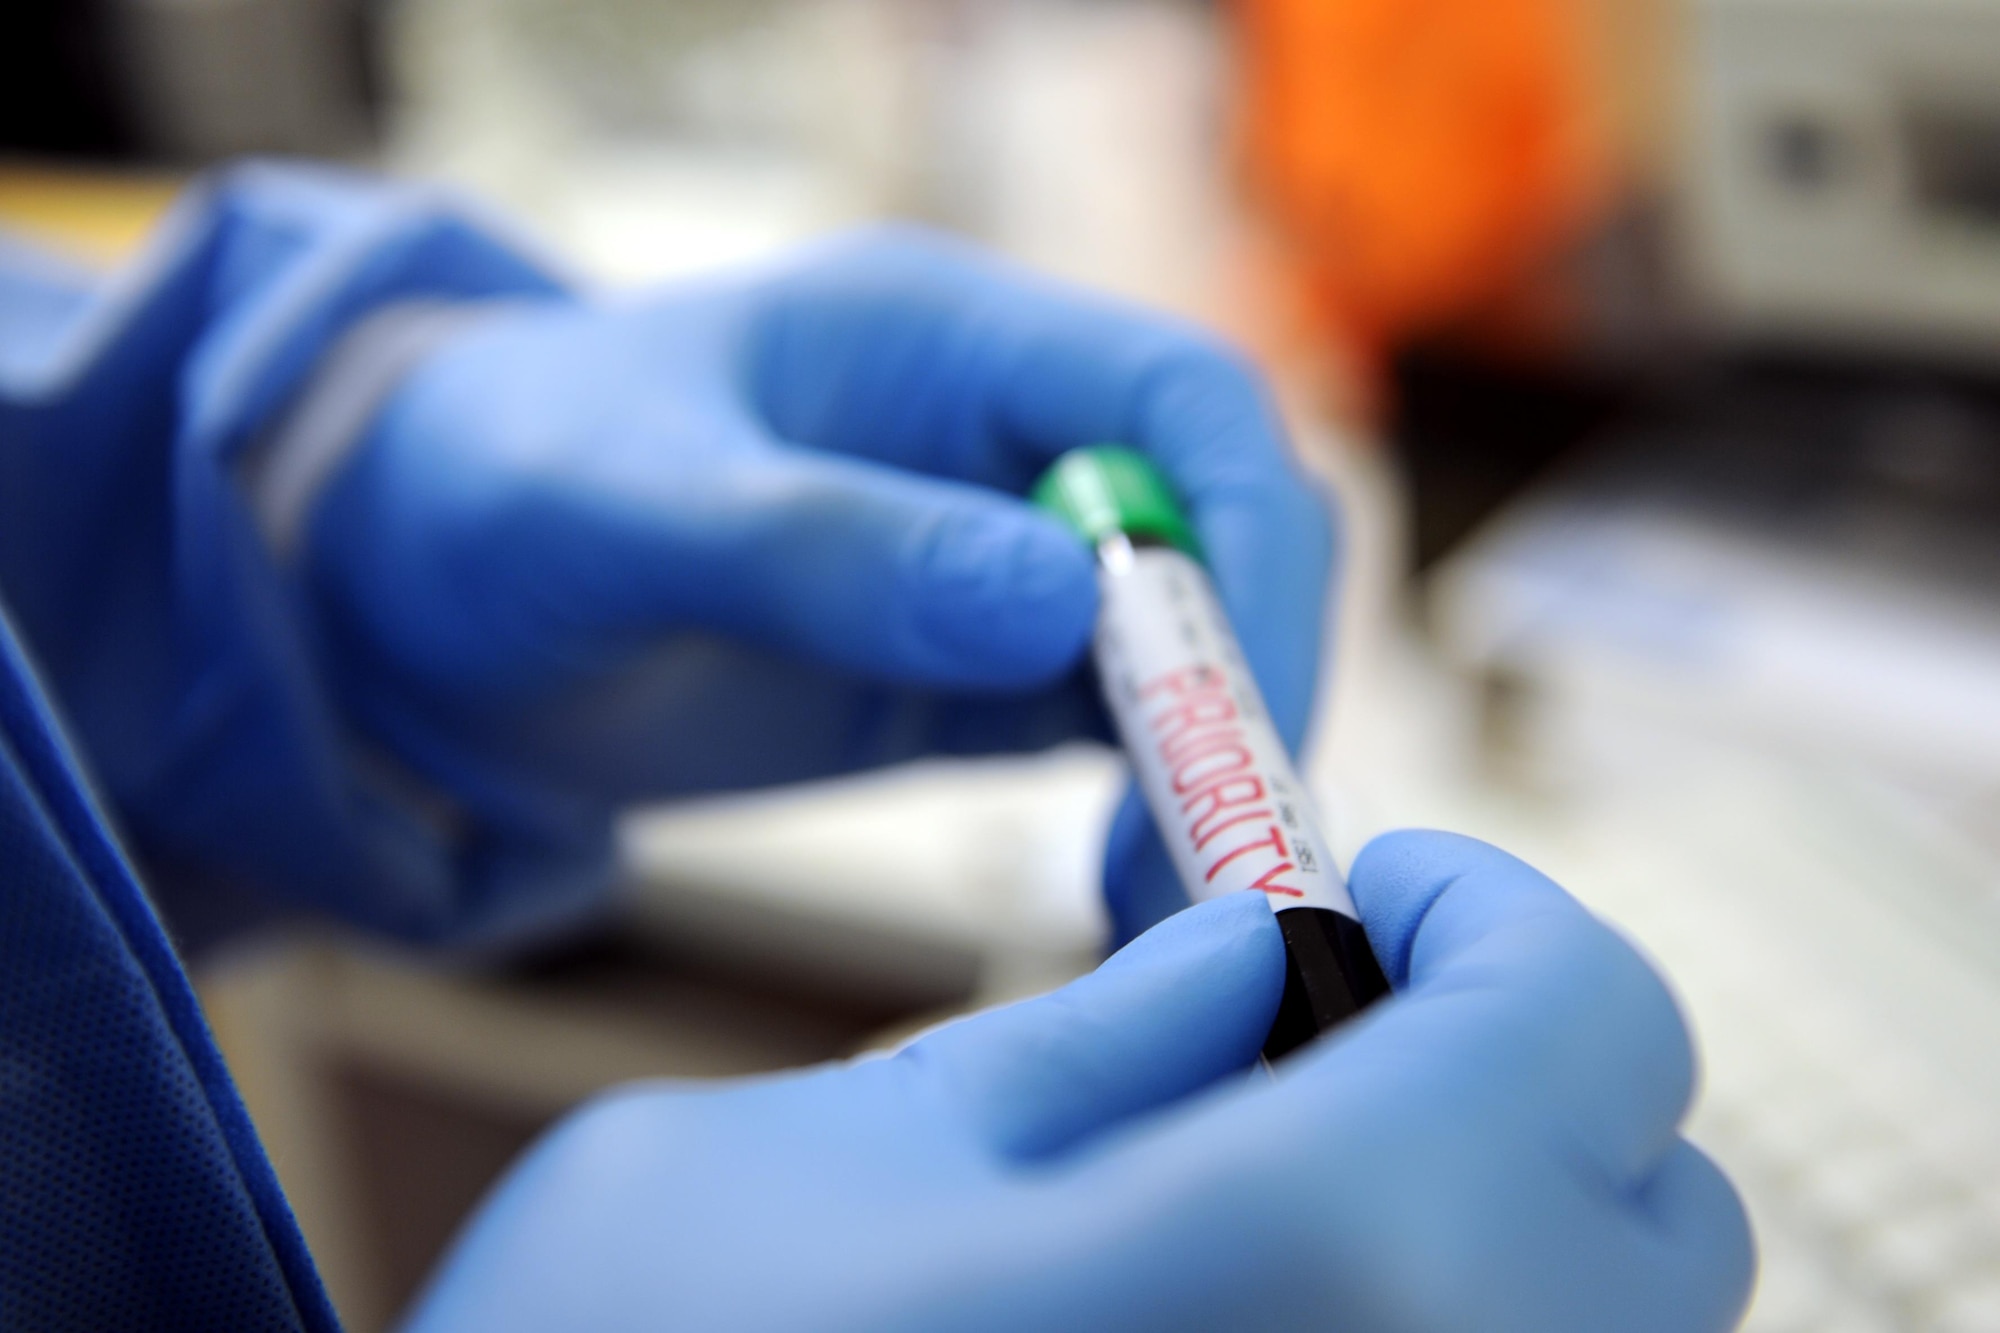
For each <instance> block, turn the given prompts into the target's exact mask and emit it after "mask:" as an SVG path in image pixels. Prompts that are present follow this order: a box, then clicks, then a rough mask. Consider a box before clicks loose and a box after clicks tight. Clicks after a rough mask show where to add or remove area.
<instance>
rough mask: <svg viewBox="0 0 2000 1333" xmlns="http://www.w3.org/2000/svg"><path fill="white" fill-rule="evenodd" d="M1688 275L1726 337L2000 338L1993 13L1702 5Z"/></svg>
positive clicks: (1846, 0)
mask: <svg viewBox="0 0 2000 1333" xmlns="http://www.w3.org/2000/svg"><path fill="white" fill-rule="evenodd" d="M1695 33H1696V43H1695V47H1694V51H1693V56H1694V63H1693V86H1692V95H1691V98H1690V107H1689V122H1690V123H1689V133H1688V136H1687V139H1686V144H1685V171H1686V181H1685V205H1686V206H1685V209H1684V215H1683V222H1684V226H1683V236H1682V240H1683V244H1684V246H1685V254H1684V260H1685V266H1686V269H1687V271H1688V274H1689V277H1690V278H1691V279H1692V280H1693V286H1694V297H1695V300H1696V301H1697V302H1698V303H1699V304H1700V306H1701V309H1702V313H1703V314H1704V316H1705V317H1707V318H1709V319H1711V320H1713V321H1714V322H1715V323H1716V324H1717V325H1719V326H1720V328H1721V330H1722V331H1723V332H1725V333H1726V334H1727V335H1728V336H1731V337H1735V338H1756V339H1760V340H1762V341H1765V342H1768V343H1775V344H1778V345H1781V346H1787V347H1794V348H1796V347H1801V346H1817V347H1828V346H1830V347H1845V348H1847V349H1849V350H1859V351H1862V352H1872V353H1877V354H1883V353H1896V354H1900V355H1904V356H1914V357H1920V358H1927V359H1930V360H1932V361H1940V360H1941V361H1946V362H1959V363H1962V364H1964V365H1966V366H1967V367H1968V368H1971V369H1976V370H1982V371H1986V372H1989V373H1990V372H1992V371H1993V370H1994V369H1995V364H1996V361H1995V352H1994V349H1995V346H1996V344H2000V5H1995V4H1992V3H1989V2H1988V0H1829V2H1828V3H1800V2H1799V0H1700V3H1699V4H1698V5H1697V6H1696V23H1695Z"/></svg>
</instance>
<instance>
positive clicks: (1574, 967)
mask: <svg viewBox="0 0 2000 1333" xmlns="http://www.w3.org/2000/svg"><path fill="white" fill-rule="evenodd" d="M1354 895H1355V898H1356V900H1357V901H1358V902H1359V904H1360V906H1361V910H1362V913H1363V915H1364V916H1365V917H1366V918H1367V925H1368V929H1369V933H1370V935H1371V936H1372V937H1373V939H1374V941H1375V945H1376V949H1377V951H1378V952H1379V953H1380V955H1381V957H1382V961H1383V962H1384V964H1385V965H1386V966H1387V969H1388V971H1389V973H1390V975H1391V976H1392V978H1393V979H1394V981H1395V983H1396V986H1397V989H1398V991H1399V992H1400V993H1399V994H1398V995H1397V996H1396V997H1395V998H1393V999H1392V1000H1390V1001H1388V1002H1386V1003H1384V1004H1382V1005H1380V1006H1378V1007H1377V1008H1375V1009H1373V1010H1371V1011H1370V1012H1369V1013H1368V1015H1367V1016H1366V1017H1364V1018H1363V1019H1361V1020H1359V1021H1358V1022H1356V1023H1355V1024H1354V1025H1353V1026H1352V1027H1350V1028H1348V1029H1346V1030H1345V1031H1343V1032H1341V1033H1339V1034H1337V1035H1335V1036H1333V1037H1331V1038H1329V1039H1327V1040H1325V1041H1323V1042H1322V1043H1320V1044H1318V1045H1316V1046H1313V1047H1310V1048H1307V1049H1306V1050H1305V1051H1303V1052H1301V1053H1300V1054H1299V1055H1297V1056H1296V1057H1294V1058H1293V1059H1292V1060H1290V1061H1288V1062H1287V1063H1286V1064H1284V1065H1283V1066H1282V1067H1281V1068H1280V1070H1279V1072H1278V1075H1277V1078H1276V1079H1275V1080H1272V1079H1269V1078H1266V1077H1265V1076H1264V1075H1262V1074H1261V1073H1254V1072H1253V1073H1250V1074H1248V1075H1247V1076H1246V1075H1244V1074H1243V1072H1242V1071H1244V1070H1245V1068H1246V1066H1248V1065H1249V1064H1250V1062H1251V1061H1252V1060H1253V1059H1254V1058H1255V1056H1256V1053H1257V1048H1258V1043H1259V1042H1260V1041H1261V1039H1262V1038H1263V1035H1264V1029H1265V1027H1266V1026H1267V1025H1268V1024H1269V1022H1270V1019H1271V1015H1272V1012H1273V1010H1274V1009H1275V1008H1276V1005H1277V999H1278V993H1279V990H1280V985H1281V971H1282V964H1281V958H1280V950H1281V945H1280V942H1279V938H1278V932H1277V930H1276V929H1275V927H1274V924H1273V921H1272V917H1271V913H1270V911H1269V910H1268V908H1267V907H1266V906H1265V904H1264V902H1263V901H1262V900H1261V899H1260V898H1257V897H1255V896H1253V895H1249V894H1241V895H1234V896H1231V897H1228V898H1225V899H1222V900H1219V901H1216V902H1212V903H1208V904H1204V905H1202V906H1200V907H1196V908H1193V909H1191V910H1189V911H1187V912H1184V913H1182V914H1181V915H1179V916H1176V917H1174V918H1172V919H1171V920H1169V921H1167V922H1166V923H1164V924H1162V925H1160V926H1158V927H1155V928H1154V929H1153V930H1152V931H1151V932H1150V933H1148V934H1147V935H1146V936H1144V937H1143V938H1142V939H1140V940H1139V941H1137V942H1135V943H1134V944H1132V945H1130V946H1128V947H1127V948H1126V949H1125V950H1124V951H1123V952H1122V953H1120V954H1118V955H1117V956H1115V957H1114V958H1112V959H1111V960H1110V961H1109V962H1107V963H1106V964H1105V965H1104V966H1103V967H1102V968H1100V969H1099V970H1098V971H1097V972H1096V973H1094V974H1092V975H1091V976H1088V977H1086V978H1084V979H1082V980H1080V981H1078V982H1076V983H1074V984H1073V985H1071V986H1068V987H1066V988H1064V989H1063V990H1060V991H1058V992H1056V993H1054V994H1053V995H1051V996H1048V997H1046V998H1043V999H1038V1000H1031V1001H1027V1002H1025V1003H1022V1004H1018V1005H1015V1006H1012V1007H1010V1008H1006V1009H1001V1010H997V1011H993V1012H989V1013H985V1014H981V1015H978V1016H976V1017H973V1018H971V1019H967V1020H965V1021H963V1022H960V1023H958V1024H955V1025H953V1026H950V1027H947V1028H943V1029H941V1030H939V1031H936V1032H934V1033H932V1034H931V1035H929V1036H927V1037H924V1038H922V1039H921V1040H919V1041H917V1042H916V1043H915V1044H913V1045H911V1046H910V1047H908V1048H906V1049H905V1050H904V1051H903V1052H902V1053H901V1054H899V1055H897V1056H895V1057H893V1058H887V1059H872V1060H864V1061H861V1062H858V1063H854V1064H849V1065H842V1066H834V1067H829V1068H823V1069H819V1070H815V1071H810V1072H806V1073H801V1074H794V1075H787V1076H782V1077H774V1078H768V1079H761V1080H753V1081H748V1082H730V1083H722V1084H715V1085H709V1086H707V1087H702V1086H699V1085H685V1084H683V1085H672V1084H660V1085H650V1086H648V1085H640V1086H635V1087H632V1088H630V1089H627V1090H624V1091H621V1092H617V1093H614V1094H612V1095H610V1096H609V1097H607V1098H605V1099H603V1100H601V1101H599V1102H597V1103H595V1104H593V1105H591V1106H589V1107H587V1108H586V1109H584V1110H583V1111H581V1112H579V1113H577V1114H576V1115H575V1116H573V1117H572V1118H571V1119H569V1120H568V1121H567V1122H565V1123H564V1124H563V1125H561V1126H560V1127H559V1128H557V1129H556V1130H555V1131H554V1132H553V1133H552V1134H551V1135H550V1136H549V1137H548V1138H547V1139H545V1140H544V1141H543V1142H542V1143H541V1144H540V1145H539V1146H538V1147H537V1148H536V1149H534V1150H533V1151H532V1152H531V1153H530V1154H529V1156H528V1157H527V1159H526V1160H525V1161H524V1162H523V1164H522V1165H521V1166H520V1167H518V1168H517V1169H516V1171H515V1173H514V1174H513V1175H512V1176H511V1177H510V1178H509V1179H508V1180H507V1181H506V1182H505V1183H503V1184H502V1185H501V1187H500V1188H499V1190H498V1192H497V1193H496V1194H495V1195H494V1197H493V1198H492V1199H491V1200H490V1201H489V1202H488V1203H487V1204H486V1206H485V1207H484V1210H483V1211H482V1212H481V1213H480V1214H479V1215H478V1216H477V1217H476V1219H475V1220H474V1222H473V1223H472V1225H471V1226H470V1228H469V1229H468V1231H467V1233H466V1234H465V1236H464V1237H463V1238H462V1239H461V1240H460V1242H459V1244H458V1246H457V1248H456V1250H455V1251H454V1252H453V1254H452V1255H451V1257H450V1258H449V1259H448V1260H447V1262H446V1265H445V1267H444V1268H443V1270H442V1271H441V1273H440V1275H439V1276H438V1278H437V1279H436V1280H435V1282H434V1285H433V1287H432V1288H431V1290H430V1291H429V1293H428V1294H427V1296H426V1297H425V1298H424V1299H423V1301H422V1302H421V1303H420V1305H419V1307H418V1311H417V1314H416V1316H415V1319H414V1322H413V1325H412V1329H413V1333H457V1331H458V1330H461V1329H463V1330H475V1329H476V1330H479V1331H480V1333H504V1331H505V1330H529V1329H573V1328H589V1329H594V1330H606V1331H608V1330H639V1329H670V1328H671V1329H682V1328H699V1329H704V1330H738V1329H741V1330H784V1331H785V1333H805V1331H806V1330H868V1331H869V1333H887V1331H890V1330H898V1329H911V1330H916V1329H923V1330H932V1331H936V1330H949V1331H951V1333H960V1331H963V1330H975V1329H978V1330H1010V1331H1011V1330H1019V1329H1036V1330H1058V1329H1092V1330H1104V1329H1134V1330H1141V1329H1143V1330H1148V1331H1149V1333H1159V1331H1161V1330H1174V1329H1187V1330H1201V1331H1202V1333H1208V1331H1209V1330H1215V1329H1230V1330H1232V1331H1234V1330H1261V1329H1334V1328H1337V1329H1342V1330H1349V1331H1350V1333H1374V1331H1377V1330H1381V1331H1389V1330H1409V1331H1411V1333H1415V1331H1416V1330H1423V1331H1424V1333H1460V1331H1461V1330H1462V1331H1463V1333H1473V1331H1475V1330H1477V1331H1478V1333H1506V1331H1507V1330H1521V1333H1567V1331H1568V1330H1577V1331H1578V1333H1582V1331H1584V1330H1589V1331H1591V1333H1596V1331H1597V1330H1609V1329H1617V1330H1621V1333H1646V1331H1648V1330H1658V1331H1660V1333H1667V1331H1669V1330H1686V1331H1688V1333H1694V1331H1696V1330H1719V1329H1725V1328H1728V1327H1730V1326H1731V1325H1732V1323H1733V1321H1734V1319H1735V1317H1736V1316H1737V1314H1738V1313H1739V1312H1740V1311H1741V1308H1742V1306H1743V1303H1744V1301H1745V1298H1746V1296H1747V1294H1748V1290H1749V1282H1750V1276H1751V1271H1752V1267H1753V1262H1752V1252H1751V1242H1750V1236H1749V1232H1748V1229H1747V1227H1746V1225H1745V1221H1744V1215H1743V1211H1742V1208H1741V1206H1740V1205H1739V1204H1738V1202H1737V1199H1736V1197H1735V1195H1734V1193H1733V1192H1732V1191H1731V1189H1730V1187H1729V1184H1728V1182H1727V1181H1726V1180H1724V1179H1723V1177H1722V1176H1721V1175H1720V1173H1719V1172H1717V1170H1716V1169H1715V1167H1714V1166H1713V1165H1712V1164H1711V1163H1710V1162H1709V1161H1708V1159H1707V1158H1705V1157H1703V1156H1702V1155H1701V1153H1700V1152H1699V1151H1697V1150H1696V1149H1695V1148H1693V1147H1692V1146H1690V1145H1689V1144H1688V1143H1687V1142H1686V1141H1685V1140H1684V1139H1682V1138H1681V1137H1680V1136H1679V1134H1678V1133H1677V1130H1676V1126H1677V1125H1678V1123H1679V1121H1680V1119H1681V1116H1682V1114H1683V1112H1684V1111H1685V1109H1686V1106H1687V1102H1688V1097H1689V1092H1690V1088H1691V1084H1692V1077H1693V1060H1692V1057H1691V1053H1690V1049H1689V1045H1688V1039H1687V1034H1686V1031H1685V1029H1684V1028H1683V1026H1682V1023H1681V1019H1680V1016H1679V1014H1678V1012H1677V1011H1676V1009H1675V1007H1674V1004H1673V1001H1672V1000H1671V999H1670V998H1669V996H1668V994H1667V992H1666V989H1665V988H1664V987H1663V986H1662V985H1661V983H1660V981H1659V979H1658V978H1657V977H1656V976H1655V975H1654V974H1653V973H1652V971H1651V970H1650V969H1649V968H1648V967H1647V966H1646V964H1645V963H1644V962H1643V961H1641V960H1640V958H1639V957H1638V955H1637V954H1635V953H1634V952H1633V950H1632V949H1631V948H1630V947H1629V946H1628V945H1626V944H1625V943H1624V942H1623V941H1622V940H1620V939H1619V938H1618V936H1616V935H1615V934H1613V933H1612V932H1611V931H1610V930H1608V929H1607V928H1606V927H1604V926H1603V925H1602V924H1600V923H1599V922H1597V921H1596V920H1595V919H1593V918H1592V917H1591V916H1590V915H1589V914H1588V913H1586V912H1585V911H1584V910H1583V909H1582V908H1581V907H1580V906H1579V905H1578V904H1577V903H1576V902H1575V901H1574V900H1572V899H1571V898H1570V897H1569V896H1568V895H1566V894H1565V893H1563V892H1562V890H1561V889H1559V888H1557V887H1556V886H1555V885H1554V884H1552V883H1550V882H1549V881H1548V880H1547V879H1545V878H1543V877H1542V876H1541V875H1539V874H1537V873H1536V872H1535V871H1534V870H1532V869H1530V868H1529V867H1527V866H1525V865H1523V864H1522V863H1520V862H1519V861H1516V860H1514V859H1513V858H1511V857H1509V856H1506V855H1504V854H1503V853H1500V852H1498V851H1495V850H1494V849H1492V848H1490V847H1487V846H1485V845H1483V844H1481V843H1477V842H1473V841H1471V840H1470V839H1466V838H1459V837H1454V836H1451V835H1448V834H1438V833H1403V834H1392V835H1390V836H1388V837H1386V838H1383V839H1380V840H1378V841H1377V842H1375V843H1374V844H1373V845H1372V846H1371V847H1370V848H1369V849H1368V850H1367V851H1366V852H1364V853H1363V854H1362V856H1361V858H1360V859H1359V861H1358V862H1357V863H1356V865H1355V867H1354Z"/></svg>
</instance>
